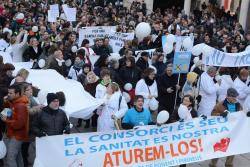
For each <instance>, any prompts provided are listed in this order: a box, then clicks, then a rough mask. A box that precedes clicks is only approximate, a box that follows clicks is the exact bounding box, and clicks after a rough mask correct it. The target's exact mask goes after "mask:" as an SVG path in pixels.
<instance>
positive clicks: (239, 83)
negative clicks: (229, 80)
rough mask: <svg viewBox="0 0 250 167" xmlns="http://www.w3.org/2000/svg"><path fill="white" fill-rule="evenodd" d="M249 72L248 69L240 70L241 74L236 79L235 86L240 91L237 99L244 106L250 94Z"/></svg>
mask: <svg viewBox="0 0 250 167" xmlns="http://www.w3.org/2000/svg"><path fill="white" fill-rule="evenodd" d="M249 82H250V80H249V72H248V71H247V70H246V69H244V68H243V69H241V70H240V72H239V76H238V77H237V78H236V79H235V80H234V85H233V87H234V88H235V89H236V90H237V92H238V93H239V96H238V97H237V100H238V101H239V102H240V104H241V105H242V106H244V102H245V100H246V98H247V96H248V95H250V87H249Z"/></svg>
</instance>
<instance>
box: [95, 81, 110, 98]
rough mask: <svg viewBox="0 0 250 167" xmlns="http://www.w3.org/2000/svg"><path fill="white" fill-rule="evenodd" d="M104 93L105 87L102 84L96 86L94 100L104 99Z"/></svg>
mask: <svg viewBox="0 0 250 167" xmlns="http://www.w3.org/2000/svg"><path fill="white" fill-rule="evenodd" d="M106 92H107V87H106V86H104V85H102V84H98V85H97V86H96V92H95V98H98V99H102V98H104V96H105V95H106Z"/></svg>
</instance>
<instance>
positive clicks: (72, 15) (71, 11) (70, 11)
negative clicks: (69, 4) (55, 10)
mask: <svg viewBox="0 0 250 167" xmlns="http://www.w3.org/2000/svg"><path fill="white" fill-rule="evenodd" d="M64 13H65V15H66V18H67V21H70V22H72V21H76V8H66V9H65V10H64Z"/></svg>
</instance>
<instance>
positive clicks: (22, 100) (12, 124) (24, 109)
mask: <svg viewBox="0 0 250 167" xmlns="http://www.w3.org/2000/svg"><path fill="white" fill-rule="evenodd" d="M28 103H29V99H28V98H27V97H26V96H21V97H19V98H17V99H15V100H14V101H7V102H6V103H5V105H4V107H5V108H10V109H12V117H11V118H7V120H6V121H5V122H6V126H7V137H9V138H12V137H14V138H15V139H16V140H20V141H26V140H28V138H29V135H28V134H29V112H28Z"/></svg>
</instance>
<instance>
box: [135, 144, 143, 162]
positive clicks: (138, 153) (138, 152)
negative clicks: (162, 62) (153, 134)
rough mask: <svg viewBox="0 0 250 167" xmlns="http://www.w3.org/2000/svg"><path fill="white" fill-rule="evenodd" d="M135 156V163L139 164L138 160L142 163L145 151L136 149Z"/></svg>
mask: <svg viewBox="0 0 250 167" xmlns="http://www.w3.org/2000/svg"><path fill="white" fill-rule="evenodd" d="M134 156H135V162H136V163H137V162H139V161H138V159H140V161H141V162H144V161H143V150H142V149H139V148H138V149H134Z"/></svg>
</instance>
